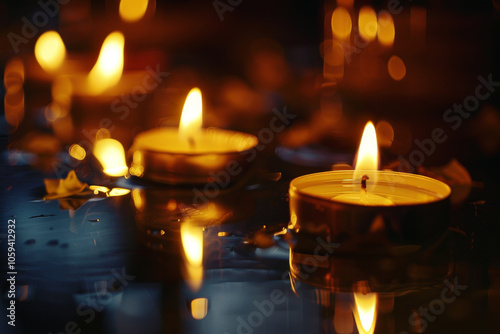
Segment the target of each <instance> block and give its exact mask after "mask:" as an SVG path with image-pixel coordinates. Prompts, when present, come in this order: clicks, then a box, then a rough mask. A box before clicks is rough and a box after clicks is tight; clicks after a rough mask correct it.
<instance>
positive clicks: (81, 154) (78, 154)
mask: <svg viewBox="0 0 500 334" xmlns="http://www.w3.org/2000/svg"><path fill="white" fill-rule="evenodd" d="M69 155H70V156H71V157H72V158H75V159H76V160H83V159H85V156H86V155H87V152H85V149H84V148H83V147H81V146H80V145H78V144H73V145H71V146H70V147H69Z"/></svg>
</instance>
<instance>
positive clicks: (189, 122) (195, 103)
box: [179, 88, 203, 141]
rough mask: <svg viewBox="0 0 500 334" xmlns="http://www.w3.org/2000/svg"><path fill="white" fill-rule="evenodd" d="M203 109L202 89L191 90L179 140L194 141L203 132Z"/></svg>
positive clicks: (183, 113)
mask: <svg viewBox="0 0 500 334" xmlns="http://www.w3.org/2000/svg"><path fill="white" fill-rule="evenodd" d="M202 108H203V107H202V102H201V91H200V89H199V88H193V89H191V91H190V92H189V94H188V96H187V98H186V102H185V103H184V108H183V109H182V115H181V121H180V124H179V138H181V139H182V140H191V141H192V140H194V137H195V136H196V134H197V133H198V132H199V131H200V130H201V125H202Z"/></svg>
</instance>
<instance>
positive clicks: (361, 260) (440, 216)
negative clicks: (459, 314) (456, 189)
mask: <svg viewBox="0 0 500 334" xmlns="http://www.w3.org/2000/svg"><path fill="white" fill-rule="evenodd" d="M358 172H359V171H358ZM365 172H366V173H368V174H369V175H372V176H373V174H374V173H376V174H377V183H376V184H375V185H373V186H372V187H371V190H370V191H371V192H373V194H374V195H377V196H380V197H382V198H385V199H387V200H388V201H390V202H392V203H393V204H387V205H384V204H379V205H365V204H361V203H359V204H354V203H346V202H342V201H339V200H336V197H337V198H338V196H340V195H349V194H351V195H356V194H357V193H359V191H360V190H359V188H360V187H359V186H356V185H354V184H353V183H352V179H353V177H354V173H355V171H352V170H351V171H331V172H322V173H315V174H309V175H304V176H301V177H298V178H296V179H294V180H292V182H291V184H290V190H289V194H290V216H291V218H290V225H289V231H290V233H291V234H292V236H293V239H294V242H293V243H292V246H291V260H290V263H291V273H292V276H294V277H295V278H298V279H301V275H302V274H303V273H302V274H301V271H302V269H301V266H308V267H310V266H311V262H315V263H316V262H317V266H316V267H315V268H314V269H316V270H313V271H312V272H311V271H308V272H307V279H304V280H305V281H307V282H310V283H312V284H320V285H332V284H333V285H335V286H336V287H335V288H341V287H340V286H337V285H341V286H342V288H345V287H347V286H349V284H351V283H352V282H353V281H356V280H358V279H360V277H358V276H359V275H358V274H359V273H364V274H367V273H366V272H367V271H368V272H370V273H371V274H370V275H371V276H377V275H378V274H379V273H378V272H377V270H378V269H377V268H379V266H378V265H377V263H379V262H378V261H382V262H384V261H385V262H384V263H388V262H387V261H389V262H391V263H407V262H408V263H409V262H411V261H413V260H414V258H415V257H416V258H417V259H418V258H419V257H420V255H419V254H427V253H428V252H427V251H426V250H430V249H432V247H431V246H432V245H435V244H437V243H438V242H439V239H440V238H441V237H442V236H443V234H444V232H445V231H446V229H447V227H448V222H449V205H450V204H449V198H450V193H451V190H450V188H449V187H448V186H447V185H446V184H444V183H442V182H440V181H438V180H435V179H431V178H428V177H424V176H420V175H414V174H407V173H399V172H392V171H365ZM292 259H293V261H292ZM313 260H314V261H313ZM339 261H340V262H339ZM346 261H347V262H348V263H349V264H350V265H351V267H355V268H356V267H359V266H360V267H359V268H360V269H356V270H351V268H349V267H348V266H345V265H344V266H343V268H344V270H340V269H339V266H338V265H339V263H344V262H346ZM382 262H380V263H382ZM363 268H364V269H363ZM308 270H310V269H308ZM404 271H406V269H404ZM356 273H358V274H356ZM403 274H404V273H403ZM370 275H369V276H370ZM302 276H303V275H302ZM361 276H363V275H361ZM403 276H405V274H404V275H403ZM362 279H366V277H363V278H362ZM404 281H406V279H404ZM334 282H335V283H334ZM349 282H351V283H349ZM401 283H402V282H401Z"/></svg>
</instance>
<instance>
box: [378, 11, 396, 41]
mask: <svg viewBox="0 0 500 334" xmlns="http://www.w3.org/2000/svg"><path fill="white" fill-rule="evenodd" d="M395 36H396V29H395V27H394V20H393V19H392V15H391V13H389V12H388V11H386V10H383V11H381V12H380V13H379V14H378V30H377V37H378V41H379V42H380V44H382V45H384V46H387V47H389V46H392V45H393V44H394V38H395Z"/></svg>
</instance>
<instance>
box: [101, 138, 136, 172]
mask: <svg viewBox="0 0 500 334" xmlns="http://www.w3.org/2000/svg"><path fill="white" fill-rule="evenodd" d="M94 156H95V157H96V158H97V159H98V160H99V162H100V163H101V165H102V167H103V172H104V173H105V174H107V175H109V176H125V175H127V171H128V167H127V163H126V162H125V150H124V149H123V145H122V144H121V143H120V142H119V141H118V140H116V139H111V138H106V139H101V140H98V141H97V142H96V143H95V146H94Z"/></svg>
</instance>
